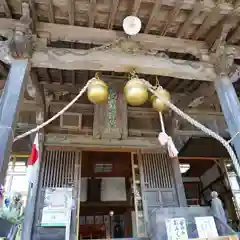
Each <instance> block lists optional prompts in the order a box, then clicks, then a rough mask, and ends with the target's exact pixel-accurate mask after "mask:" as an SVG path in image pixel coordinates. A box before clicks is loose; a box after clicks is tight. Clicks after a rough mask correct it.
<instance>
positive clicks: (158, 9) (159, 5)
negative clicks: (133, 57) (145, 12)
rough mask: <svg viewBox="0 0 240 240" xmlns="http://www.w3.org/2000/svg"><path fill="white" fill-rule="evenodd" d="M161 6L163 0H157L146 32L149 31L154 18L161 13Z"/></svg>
mask: <svg viewBox="0 0 240 240" xmlns="http://www.w3.org/2000/svg"><path fill="white" fill-rule="evenodd" d="M161 6H162V0H156V1H155V3H154V6H153V9H152V13H151V15H150V17H149V19H148V23H147V25H146V27H145V30H144V33H148V32H149V30H150V28H151V27H152V24H153V22H154V20H155V19H156V18H157V14H158V13H159V11H160V8H161Z"/></svg>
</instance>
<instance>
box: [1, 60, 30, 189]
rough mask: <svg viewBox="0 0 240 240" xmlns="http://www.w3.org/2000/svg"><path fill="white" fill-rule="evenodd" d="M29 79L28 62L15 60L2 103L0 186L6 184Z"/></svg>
mask: <svg viewBox="0 0 240 240" xmlns="http://www.w3.org/2000/svg"><path fill="white" fill-rule="evenodd" d="M28 77H29V69H28V60H26V59H21V60H14V61H13V63H12V65H11V68H10V72H9V74H8V78H7V82H6V85H5V88H4V92H3V95H2V97H1V102H0V130H1V131H0V171H1V172H0V184H4V180H5V176H6V171H7V168H8V162H9V157H10V153H11V148H12V144H13V138H14V130H15V127H16V123H17V117H18V112H19V107H20V104H21V101H22V99H23V95H24V90H25V86H26V83H27V79H28Z"/></svg>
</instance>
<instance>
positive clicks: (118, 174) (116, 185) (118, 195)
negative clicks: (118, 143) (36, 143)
mask: <svg viewBox="0 0 240 240" xmlns="http://www.w3.org/2000/svg"><path fill="white" fill-rule="evenodd" d="M80 189H81V190H80V203H79V205H80V211H79V214H78V217H79V221H78V226H77V227H78V239H106V238H129V237H132V236H133V235H134V232H135V229H134V228H133V227H132V226H133V223H134V222H135V221H134V211H135V207H134V200H133V191H132V167H131V153H130V152H93V151H86V152H85V151H84V152H82V167H81V183H80Z"/></svg>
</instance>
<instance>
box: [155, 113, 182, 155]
mask: <svg viewBox="0 0 240 240" xmlns="http://www.w3.org/2000/svg"><path fill="white" fill-rule="evenodd" d="M159 118H160V123H161V129H162V132H160V133H159V135H158V141H159V143H160V144H161V145H162V146H164V147H165V146H166V147H167V150H168V155H169V157H170V158H175V157H177V156H178V150H177V148H176V147H175V144H174V142H173V140H172V138H171V137H170V136H169V135H168V134H167V133H166V131H165V126H164V122H163V115H162V113H161V112H159Z"/></svg>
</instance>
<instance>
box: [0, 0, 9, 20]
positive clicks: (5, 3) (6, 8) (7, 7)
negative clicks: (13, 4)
mask: <svg viewBox="0 0 240 240" xmlns="http://www.w3.org/2000/svg"><path fill="white" fill-rule="evenodd" d="M0 4H1V5H2V6H3V8H4V12H5V14H6V17H7V18H12V13H11V10H10V8H9V6H8V3H7V1H6V0H1V1H0Z"/></svg>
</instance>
